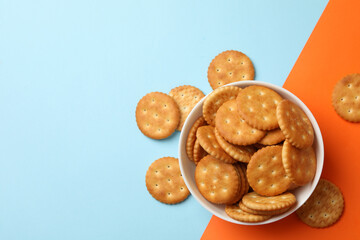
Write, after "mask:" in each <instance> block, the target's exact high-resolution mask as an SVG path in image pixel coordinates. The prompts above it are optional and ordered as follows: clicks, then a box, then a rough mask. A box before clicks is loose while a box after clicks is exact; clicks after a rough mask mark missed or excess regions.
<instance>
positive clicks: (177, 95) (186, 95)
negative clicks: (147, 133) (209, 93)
mask: <svg viewBox="0 0 360 240" xmlns="http://www.w3.org/2000/svg"><path fill="white" fill-rule="evenodd" d="M169 95H170V96H171V97H172V98H173V99H174V100H175V102H176V103H177V105H178V106H179V110H180V122H179V125H178V127H177V128H176V129H177V130H178V131H181V129H182V127H183V125H184V123H185V120H186V118H187V116H188V115H189V113H190V112H191V110H192V109H193V108H194V107H195V105H196V104H197V103H198V102H199V101H200V100H201V99H202V98H203V97H205V95H204V93H203V92H202V91H201V90H200V89H198V88H196V87H194V86H189V85H184V86H180V87H176V88H173V89H171V91H170V93H169Z"/></svg>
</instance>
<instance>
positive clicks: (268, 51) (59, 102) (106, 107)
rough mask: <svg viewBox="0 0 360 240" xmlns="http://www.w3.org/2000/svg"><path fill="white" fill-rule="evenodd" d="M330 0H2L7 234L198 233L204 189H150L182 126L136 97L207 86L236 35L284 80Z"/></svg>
mask: <svg viewBox="0 0 360 240" xmlns="http://www.w3.org/2000/svg"><path fill="white" fill-rule="evenodd" d="M326 4H327V1H326V0H317V1H313V0H306V1H288V0H278V1H266V0H256V1H222V2H219V1H206V2H205V1H203V2H194V1H176V2H175V1H172V2H169V1H138V0H137V1H115V0H102V1H100V0H98V1H96V0H90V1H85V0H77V1H70V0H50V1H49V0H46V1H45V0H33V1H25V0H24V1H20V0H0V114H1V115H0V239H4V240H8V239H9V240H11V239H14V240H18V239H19V240H20V239H22V240H23V239H36V240H42V239H44V240H45V239H61V240H63V239H199V238H200V237H201V236H202V234H203V232H204V230H205V228H206V226H207V224H208V222H209V220H210V218H211V215H210V213H208V212H207V211H206V210H205V209H203V208H202V207H201V206H200V204H198V203H197V202H196V201H195V199H194V198H193V197H191V196H190V197H189V198H188V199H187V200H186V201H184V202H183V203H181V204H178V205H174V206H168V205H164V204H162V203H159V202H157V201H156V200H154V199H153V198H152V197H151V196H150V195H149V194H148V192H147V190H146V187H145V173H146V170H147V168H148V166H149V165H150V164H151V163H152V162H153V161H154V160H156V159H157V158H160V157H163V156H173V157H178V152H177V149H178V140H179V133H175V134H174V135H172V136H171V137H170V138H168V139H165V140H160V141H156V140H151V139H149V138H147V137H145V136H144V135H142V134H141V132H140V131H139V130H138V129H137V126H136V121H135V107H136V104H137V102H138V101H139V99H140V98H141V97H142V96H144V95H145V94H147V93H149V92H152V91H162V92H165V93H168V92H169V91H170V90H171V89H172V88H174V87H177V86H180V85H185V84H187V85H193V86H196V87H198V88H200V89H201V90H202V91H203V92H204V93H205V94H208V93H209V92H210V91H211V88H210V86H209V84H208V82H207V77H206V74H207V67H208V65H209V63H210V61H211V60H212V58H213V57H215V56H216V55H217V54H218V53H220V52H222V51H224V50H229V49H234V50H240V51H243V52H244V53H246V54H247V55H248V56H249V57H250V58H251V60H252V61H253V63H254V66H255V71H256V76H255V79H256V80H261V81H267V82H270V83H273V84H276V85H279V86H282V84H283V83H284V82H285V80H286V78H287V76H288V74H289V73H290V71H291V69H292V67H293V65H294V63H295V61H296V59H297V58H298V56H299V54H300V52H301V51H302V49H303V47H304V45H305V43H306V42H307V40H308V38H309V36H310V34H311V32H312V30H313V29H314V26H315V25H316V23H317V21H318V19H319V17H320V15H321V13H322V12H323V10H324V8H325V7H326Z"/></svg>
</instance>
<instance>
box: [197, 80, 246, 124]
mask: <svg viewBox="0 0 360 240" xmlns="http://www.w3.org/2000/svg"><path fill="white" fill-rule="evenodd" d="M240 91H241V88H239V87H235V86H225V87H220V88H217V89H215V90H214V91H213V92H212V93H210V94H209V96H207V97H206V99H205V101H204V104H203V116H204V118H205V120H206V122H207V123H208V124H209V125H211V126H213V127H214V126H215V116H216V112H217V110H218V109H219V107H220V106H221V105H222V104H223V103H225V102H227V101H229V100H232V99H236V97H237V95H238V94H239V92H240Z"/></svg>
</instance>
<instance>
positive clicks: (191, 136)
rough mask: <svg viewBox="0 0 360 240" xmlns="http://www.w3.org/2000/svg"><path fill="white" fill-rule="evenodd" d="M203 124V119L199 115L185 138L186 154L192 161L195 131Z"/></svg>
mask: <svg viewBox="0 0 360 240" xmlns="http://www.w3.org/2000/svg"><path fill="white" fill-rule="evenodd" d="M204 125H205V119H204V118H203V117H199V118H198V119H197V120H196V121H195V122H194V124H193V125H192V127H191V129H190V131H189V134H188V137H187V140H186V154H187V156H188V158H189V159H190V160H191V161H194V144H195V140H196V131H197V129H198V128H199V127H201V126H204Z"/></svg>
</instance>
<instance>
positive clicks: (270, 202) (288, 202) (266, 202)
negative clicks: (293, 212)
mask: <svg viewBox="0 0 360 240" xmlns="http://www.w3.org/2000/svg"><path fill="white" fill-rule="evenodd" d="M242 203H243V204H244V205H245V206H246V207H248V208H251V209H253V210H257V211H275V210H280V209H284V208H289V207H291V206H293V205H294V204H295V203H296V197H295V195H294V194H292V193H290V192H286V193H283V194H280V195H277V196H271V197H266V196H262V195H259V194H257V193H256V192H250V193H248V194H245V196H243V198H242Z"/></svg>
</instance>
